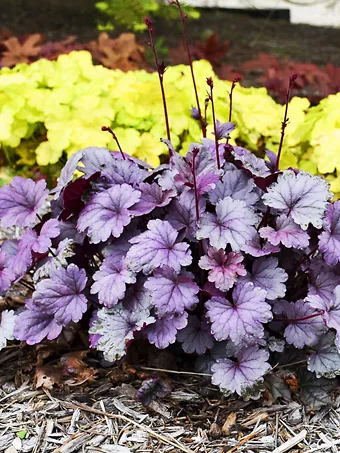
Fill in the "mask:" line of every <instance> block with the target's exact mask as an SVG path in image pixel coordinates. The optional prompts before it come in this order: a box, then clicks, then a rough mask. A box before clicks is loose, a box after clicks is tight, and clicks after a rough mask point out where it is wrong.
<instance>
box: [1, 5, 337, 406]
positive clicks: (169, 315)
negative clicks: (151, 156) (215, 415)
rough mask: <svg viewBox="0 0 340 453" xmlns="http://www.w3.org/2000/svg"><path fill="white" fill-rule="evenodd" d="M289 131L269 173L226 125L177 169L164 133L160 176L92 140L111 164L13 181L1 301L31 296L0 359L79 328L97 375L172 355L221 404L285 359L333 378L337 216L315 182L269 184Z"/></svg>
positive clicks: (284, 175)
mask: <svg viewBox="0 0 340 453" xmlns="http://www.w3.org/2000/svg"><path fill="white" fill-rule="evenodd" d="M176 3H177V2H176ZM147 25H148V27H149V30H150V36H151V37H152V33H153V30H152V25H151V23H150V22H149V23H147ZM156 63H157V65H161V64H160V63H158V62H157V60H156ZM158 69H160V68H159V67H158ZM161 70H162V73H161V74H162V75H161V78H162V77H163V75H164V69H163V68H162V67H161ZM294 79H295V76H292V77H291V80H290V84H289V88H288V90H287V105H288V98H289V89H290V88H291V86H292V84H293V82H294ZM235 84H236V81H235ZM235 84H234V85H233V88H234V87H235ZM207 86H208V100H209V101H210V104H212V105H213V88H214V84H213V80H212V79H211V78H208V79H207ZM164 102H165V96H164ZM230 104H232V102H230ZM165 111H166V108H165ZM197 112H199V114H198V116H197V119H198V121H199V122H200V123H201V125H202V124H203V125H204V123H205V119H204V118H203V116H202V115H203V114H202V110H201V109H198V108H196V111H195V112H194V113H196V115H197ZM229 119H230V120H231V112H230V115H229ZM287 121H288V119H287V109H286V113H285V118H284V121H283V123H282V140H281V143H280V149H279V151H278V154H277V155H276V154H274V153H272V152H270V151H268V152H267V158H268V159H261V158H258V157H256V156H255V155H254V154H252V153H251V152H249V151H248V150H246V149H244V148H242V147H239V146H231V145H230V144H228V137H229V132H230V131H232V130H233V128H234V124H233V123H231V122H230V121H229V122H227V123H221V122H219V121H218V120H216V121H215V123H214V131H215V139H214V140H210V139H208V138H203V139H202V142H201V143H193V144H192V145H191V146H190V148H189V150H188V152H187V154H186V156H185V157H182V156H180V155H179V154H178V153H177V152H176V151H175V149H174V148H173V147H172V145H171V141H170V133H169V128H168V127H167V130H168V138H167V139H166V140H164V143H165V145H166V146H167V147H168V150H169V163H167V164H163V165H161V166H160V167H158V168H155V169H154V168H151V167H150V166H148V165H147V164H145V163H143V162H142V161H139V160H137V159H135V158H132V157H130V156H129V155H127V154H125V153H124V152H123V151H122V150H121V149H120V146H119V142H118V139H117V137H116V136H115V134H114V133H113V131H111V130H110V129H109V128H104V130H106V131H108V132H110V133H111V134H112V135H113V137H114V139H115V140H116V142H117V147H118V148H119V149H120V151H119V152H112V151H110V150H108V149H105V148H95V147H90V148H86V149H83V150H81V151H79V152H77V153H76V154H74V155H73V156H72V157H71V158H70V159H69V161H68V162H67V163H66V165H65V167H64V168H63V170H62V172H61V175H60V177H59V180H58V184H57V186H56V188H54V189H53V190H52V191H50V192H49V191H48V190H47V188H46V185H45V182H44V181H39V182H33V181H32V180H26V179H24V178H22V177H18V176H17V177H15V178H14V179H13V181H12V182H11V184H10V185H8V186H6V187H3V188H1V189H0V218H1V226H2V228H7V227H13V226H16V227H20V228H21V235H20V238H18V239H15V240H14V239H13V240H6V241H4V242H3V244H2V245H1V250H0V291H1V294H3V295H4V294H5V293H6V291H7V290H8V289H9V288H10V287H11V285H13V284H15V283H17V282H20V281H21V282H23V283H25V284H26V285H27V280H29V282H31V283H29V284H30V285H32V286H34V288H33V292H32V295H31V297H30V298H29V299H28V300H26V303H25V308H24V309H20V310H19V311H18V312H17V313H14V312H13V311H12V310H5V311H3V312H2V316H1V324H0V348H1V347H4V346H5V345H6V342H7V340H12V339H17V340H21V341H25V342H26V343H27V344H29V345H34V344H37V343H40V342H42V341H45V340H46V339H47V340H55V339H57V338H58V336H59V335H60V334H61V333H62V332H63V330H64V329H67V328H68V327H70V326H72V325H74V324H75V323H79V322H81V326H82V328H84V326H87V328H88V333H89V342H90V346H91V347H92V348H95V349H97V350H98V351H101V352H102V353H103V355H104V357H105V359H106V360H107V361H109V362H115V361H117V360H120V359H121V358H122V357H124V355H125V354H126V353H127V350H128V348H129V346H130V344H131V343H132V342H138V341H139V340H140V339H147V340H148V341H149V342H150V343H151V344H153V345H155V346H156V347H157V348H159V349H164V348H167V347H168V346H170V345H172V344H174V343H175V342H177V344H178V345H181V347H182V349H183V351H184V353H186V354H192V355H195V356H197V358H198V366H199V369H200V370H201V371H202V370H204V372H207V371H208V372H211V373H212V382H213V383H214V384H216V385H218V386H219V387H220V389H221V390H222V391H223V392H225V393H227V394H230V393H233V392H236V393H237V394H238V395H241V396H243V397H246V398H249V397H253V398H256V397H258V396H259V394H260V393H259V389H260V390H261V383H262V382H263V379H264V376H265V375H266V374H267V373H269V372H270V370H271V368H272V365H273V364H275V360H274V359H273V354H275V351H279V352H280V353H282V352H283V350H284V349H286V350H291V349H292V348H296V349H297V350H299V351H300V354H299V357H300V359H301V357H302V358H303V360H305V361H307V368H308V370H309V371H310V372H314V373H315V374H316V376H317V377H322V376H325V377H334V376H336V375H338V374H340V355H339V351H340V266H339V261H340V221H339V219H340V201H337V202H332V194H331V192H330V191H329V184H328V182H327V181H326V180H325V179H323V178H321V177H317V176H313V175H311V174H309V173H306V172H304V171H298V170H296V169H288V170H285V171H283V172H281V171H280V170H279V158H280V153H281V149H282V143H283V138H284V132H285V128H286V126H287ZM204 127H205V125H204ZM204 127H203V132H204ZM76 170H77V171H78V175H79V176H77V177H75V176H74V173H75V171H76ZM24 277H25V280H23V278H24ZM209 365H210V366H209Z"/></svg>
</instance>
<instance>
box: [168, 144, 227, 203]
mask: <svg viewBox="0 0 340 453" xmlns="http://www.w3.org/2000/svg"><path fill="white" fill-rule="evenodd" d="M193 150H195V151H197V150H198V153H197V152H193ZM170 168H171V170H170V171H167V172H165V174H164V175H162V177H161V178H160V179H159V184H160V186H161V187H163V189H173V188H174V187H176V188H178V189H180V190H181V191H182V190H183V187H185V186H188V187H190V188H191V189H193V188H194V171H193V169H195V177H196V188H197V193H198V194H199V195H202V194H204V193H206V192H209V191H210V190H211V189H213V188H214V187H215V183H216V182H217V181H218V180H219V178H220V174H221V171H220V170H217V169H216V159H215V158H213V156H212V155H211V152H210V150H209V149H207V148H206V147H204V146H202V145H200V144H198V143H193V144H192V145H191V147H190V150H189V151H188V153H187V155H186V157H182V156H180V155H179V154H178V153H174V154H173V155H172V156H171V158H170Z"/></svg>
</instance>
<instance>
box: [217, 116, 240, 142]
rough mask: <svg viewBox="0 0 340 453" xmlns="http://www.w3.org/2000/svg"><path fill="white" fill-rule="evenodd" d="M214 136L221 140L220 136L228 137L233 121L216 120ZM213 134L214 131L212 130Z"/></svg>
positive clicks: (233, 125) (232, 128) (233, 124)
mask: <svg viewBox="0 0 340 453" xmlns="http://www.w3.org/2000/svg"><path fill="white" fill-rule="evenodd" d="M215 125H216V138H217V140H222V138H229V134H230V132H232V131H233V130H234V129H235V127H236V124H235V123H229V122H227V123H221V122H220V121H219V120H216V122H215ZM213 134H214V135H215V133H214V132H213Z"/></svg>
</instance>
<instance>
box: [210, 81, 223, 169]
mask: <svg viewBox="0 0 340 453" xmlns="http://www.w3.org/2000/svg"><path fill="white" fill-rule="evenodd" d="M207 84H208V86H209V87H210V93H209V100H210V101H211V110H212V117H213V123H214V134H215V148H216V160H217V168H218V169H220V168H221V163H220V156H219V154H218V137H217V129H216V119H215V105H214V95H213V88H214V82H213V79H212V78H211V77H208V78H207Z"/></svg>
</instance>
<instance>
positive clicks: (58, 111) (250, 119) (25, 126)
mask: <svg viewBox="0 0 340 453" xmlns="http://www.w3.org/2000/svg"><path fill="white" fill-rule="evenodd" d="M194 68H195V73H196V78H197V85H198V89H199V97H200V99H201V101H202V102H203V101H204V99H205V97H206V90H205V78H206V76H207V75H210V74H212V69H211V66H210V65H209V63H207V62H206V61H198V62H195V63H194ZM189 74H190V69H189V67H187V66H183V65H181V66H175V67H170V68H168V69H167V72H166V81H165V85H166V97H167V102H168V106H169V111H170V115H169V116H170V118H169V120H170V128H171V136H172V141H173V145H174V146H175V148H176V150H183V151H184V152H185V150H186V149H187V147H188V145H189V143H190V142H192V141H193V140H195V138H196V137H197V136H198V134H199V130H200V129H199V124H198V122H197V121H196V120H194V119H193V118H192V117H191V113H190V106H191V105H195V97H194V93H193V91H192V83H191V79H190V76H189ZM230 86H231V84H230V83H229V82H225V81H221V80H217V79H216V80H215V98H216V115H217V117H219V118H226V117H227V115H228V109H229V104H228V102H229V101H228V96H227V92H228V91H229V90H230ZM234 96H235V102H234V119H235V121H236V123H237V128H236V129H235V131H234V132H233V133H232V138H233V140H235V139H237V140H240V141H241V142H242V143H243V144H245V145H247V146H248V147H249V148H250V149H251V150H257V149H258V148H259V146H260V147H261V148H264V147H265V146H267V147H270V148H273V149H275V147H277V146H278V143H279V140H280V121H281V118H282V116H283V107H282V106H281V105H279V104H276V103H275V102H274V100H273V99H272V98H271V97H270V96H268V94H267V92H266V90H265V89H263V88H262V89H261V88H242V87H238V89H237V90H236V91H235V94H234ZM308 105H309V103H308V101H307V100H306V99H299V98H294V99H293V100H292V101H291V103H290V125H289V127H288V128H287V139H286V142H285V148H284V152H283V156H282V166H283V168H287V167H289V166H292V167H296V166H297V165H298V160H299V158H300V156H301V155H302V152H305V151H304V149H303V150H302V148H301V143H300V141H299V139H296V138H295V131H296V129H297V128H298V126H299V125H300V124H303V121H304V116H305V113H304V111H305V110H306V109H308ZM208 122H210V123H211V114H210V109H209V114H208ZM103 125H107V126H111V127H112V128H113V130H114V131H115V133H116V135H117V136H118V137H119V140H120V143H121V146H122V148H123V150H124V151H126V152H128V153H129V154H131V155H133V156H135V157H138V158H140V159H143V160H145V161H146V162H147V163H149V164H151V165H153V166H157V165H158V164H159V156H160V155H161V154H162V153H164V146H162V145H161V143H160V141H159V139H160V137H163V136H164V134H165V128H164V123H163V105H162V101H161V97H160V95H159V86H158V76H157V73H153V74H150V73H147V72H145V71H133V72H128V73H123V72H121V71H119V70H109V69H106V68H103V67H102V66H94V65H93V64H92V60H91V56H90V54H89V53H87V52H85V51H82V52H72V53H71V54H69V55H61V56H60V57H59V58H58V60H57V61H46V60H39V61H37V62H36V63H33V64H31V65H25V64H20V65H18V66H16V67H15V68H14V69H7V68H4V69H2V70H1V71H0V144H1V147H2V149H3V151H4V152H5V154H6V156H7V158H8V159H7V160H8V161H9V163H10V164H12V165H15V163H18V164H19V165H34V163H35V162H37V163H38V164H39V165H40V166H46V165H50V164H54V163H56V162H58V161H59V159H61V157H62V155H63V153H66V154H67V156H68V157H70V156H71V155H72V154H73V153H75V152H76V151H77V150H79V149H81V148H84V147H87V146H103V147H108V148H113V149H115V147H116V144H115V143H114V142H113V140H112V138H111V136H110V135H109V134H105V133H103V132H101V126H103ZM208 137H210V138H212V137H213V135H212V128H211V127H210V128H209V127H208ZM231 143H235V142H234V141H232V142H231Z"/></svg>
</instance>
